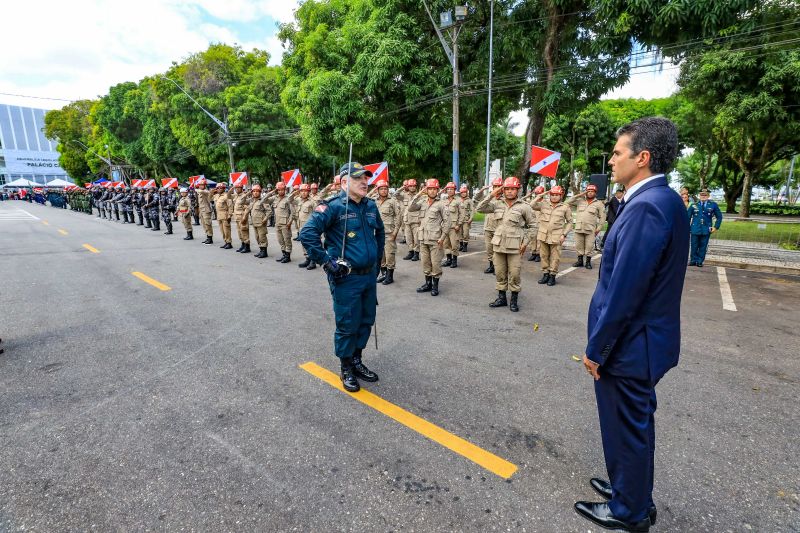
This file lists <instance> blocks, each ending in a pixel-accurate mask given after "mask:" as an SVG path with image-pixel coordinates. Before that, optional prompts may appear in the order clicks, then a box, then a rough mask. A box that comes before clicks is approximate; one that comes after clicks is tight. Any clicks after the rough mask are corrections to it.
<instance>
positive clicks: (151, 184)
mask: <svg viewBox="0 0 800 533" xmlns="http://www.w3.org/2000/svg"><path fill="white" fill-rule="evenodd" d="M142 181H144V180H142ZM155 186H156V180H147V181H145V182H144V183H143V184H142V187H155Z"/></svg>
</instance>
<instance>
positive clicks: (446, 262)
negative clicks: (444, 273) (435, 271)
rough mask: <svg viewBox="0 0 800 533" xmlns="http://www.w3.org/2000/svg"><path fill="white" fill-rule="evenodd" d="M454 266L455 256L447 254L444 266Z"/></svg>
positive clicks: (443, 262)
mask: <svg viewBox="0 0 800 533" xmlns="http://www.w3.org/2000/svg"><path fill="white" fill-rule="evenodd" d="M452 264H453V254H447V259H445V260H444V261H442V266H443V267H449V266H450V265H452Z"/></svg>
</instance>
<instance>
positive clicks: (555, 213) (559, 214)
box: [531, 200, 572, 244]
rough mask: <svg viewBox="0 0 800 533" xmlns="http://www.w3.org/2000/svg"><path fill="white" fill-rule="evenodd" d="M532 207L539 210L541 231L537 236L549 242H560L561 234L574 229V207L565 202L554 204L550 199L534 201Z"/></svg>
mask: <svg viewBox="0 0 800 533" xmlns="http://www.w3.org/2000/svg"><path fill="white" fill-rule="evenodd" d="M531 208H533V210H534V211H539V231H538V233H537V236H536V238H537V239H539V240H540V241H544V242H546V243H547V244H560V243H561V236H562V235H563V236H566V235H567V234H568V233H569V232H570V231H571V230H572V207H570V206H568V205H567V204H565V203H558V204H556V205H553V204H552V202H550V201H549V200H541V201H539V202H532V203H531Z"/></svg>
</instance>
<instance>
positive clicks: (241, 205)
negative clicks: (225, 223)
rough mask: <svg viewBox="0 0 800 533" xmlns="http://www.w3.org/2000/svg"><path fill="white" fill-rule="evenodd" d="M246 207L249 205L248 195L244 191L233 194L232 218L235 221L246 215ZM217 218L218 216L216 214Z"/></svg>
mask: <svg viewBox="0 0 800 533" xmlns="http://www.w3.org/2000/svg"><path fill="white" fill-rule="evenodd" d="M234 194H235V193H234ZM248 205H250V194H248V193H246V192H244V191H242V192H241V193H240V194H235V196H234V197H233V216H234V217H235V218H236V220H241V218H242V216H246V215H247V206H248ZM217 216H219V214H217Z"/></svg>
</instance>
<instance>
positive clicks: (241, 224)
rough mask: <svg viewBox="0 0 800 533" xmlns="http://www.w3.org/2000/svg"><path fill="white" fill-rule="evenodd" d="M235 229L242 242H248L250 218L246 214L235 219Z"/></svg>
mask: <svg viewBox="0 0 800 533" xmlns="http://www.w3.org/2000/svg"><path fill="white" fill-rule="evenodd" d="M236 231H238V232H239V240H240V241H242V243H243V244H250V218H249V217H248V216H247V215H245V216H243V217H240V218H239V219H237V220H236Z"/></svg>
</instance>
